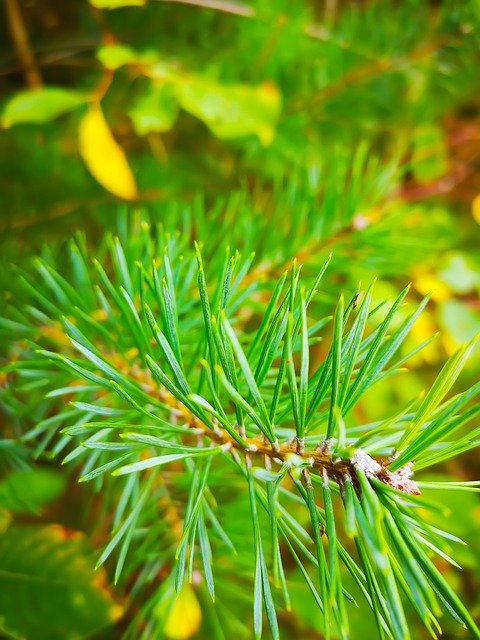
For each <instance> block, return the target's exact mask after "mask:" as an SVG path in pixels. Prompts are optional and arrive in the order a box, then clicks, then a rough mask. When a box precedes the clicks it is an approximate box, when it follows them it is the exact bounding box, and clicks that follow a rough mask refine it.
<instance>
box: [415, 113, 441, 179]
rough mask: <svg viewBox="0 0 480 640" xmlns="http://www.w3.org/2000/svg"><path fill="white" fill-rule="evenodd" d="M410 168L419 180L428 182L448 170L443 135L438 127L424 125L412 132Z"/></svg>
mask: <svg viewBox="0 0 480 640" xmlns="http://www.w3.org/2000/svg"><path fill="white" fill-rule="evenodd" d="M411 170H412V172H413V175H414V176H415V178H416V179H417V180H418V181H419V182H430V181H431V180H436V179H437V178H440V177H441V176H443V175H444V174H445V173H446V172H447V171H448V156H447V148H446V143H445V135H444V133H443V131H442V129H441V128H440V127H437V126H435V125H424V126H421V127H418V128H417V129H416V130H415V131H414V132H413V154H412V160H411Z"/></svg>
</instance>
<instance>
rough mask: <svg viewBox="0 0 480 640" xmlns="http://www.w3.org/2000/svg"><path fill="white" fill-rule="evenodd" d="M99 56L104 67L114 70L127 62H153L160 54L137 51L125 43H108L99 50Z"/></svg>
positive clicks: (148, 63)
mask: <svg viewBox="0 0 480 640" xmlns="http://www.w3.org/2000/svg"><path fill="white" fill-rule="evenodd" d="M97 58H98V60H100V62H101V63H102V64H103V66H104V67H106V68H107V69H111V70H112V71H114V70H115V69H119V68H120V67H123V66H124V65H126V64H147V65H150V64H153V63H154V62H156V61H157V59H158V55H157V53H156V52H155V51H143V52H140V51H136V50H135V49H132V47H129V46H127V45H124V44H106V45H104V46H103V47H100V48H99V49H98V50H97Z"/></svg>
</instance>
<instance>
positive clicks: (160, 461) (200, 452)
mask: <svg viewBox="0 0 480 640" xmlns="http://www.w3.org/2000/svg"><path fill="white" fill-rule="evenodd" d="M221 451H222V448H221V447H210V448H208V449H200V448H199V449H196V450H192V449H190V450H189V451H188V452H187V453H172V454H169V455H165V456H155V457H153V458H148V459H147V460H139V461H138V462H134V463H132V464H127V465H125V466H124V467H120V469H116V470H115V471H114V472H113V474H112V475H114V476H123V475H125V474H127V473H136V472H138V471H143V470H144V469H151V468H152V467H159V466H162V465H164V464H169V463H170V462H176V461H177V460H185V459H186V458H199V457H200V456H213V455H215V454H216V453H220V452H221Z"/></svg>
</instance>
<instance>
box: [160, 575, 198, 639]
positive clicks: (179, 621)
mask: <svg viewBox="0 0 480 640" xmlns="http://www.w3.org/2000/svg"><path fill="white" fill-rule="evenodd" d="M201 621H202V611H201V609H200V605H199V604H198V600H197V596H196V595H195V591H194V590H193V588H192V587H191V586H190V585H189V584H188V583H185V584H184V585H183V587H182V589H181V591H180V593H179V594H178V597H177V598H176V599H175V600H174V602H173V604H172V607H171V609H170V612H169V614H168V616H167V620H166V622H165V626H164V628H163V632H164V634H165V635H166V636H167V637H168V638H170V640H188V638H191V637H192V636H193V635H194V634H195V633H196V632H197V631H198V629H199V627H200V623H201Z"/></svg>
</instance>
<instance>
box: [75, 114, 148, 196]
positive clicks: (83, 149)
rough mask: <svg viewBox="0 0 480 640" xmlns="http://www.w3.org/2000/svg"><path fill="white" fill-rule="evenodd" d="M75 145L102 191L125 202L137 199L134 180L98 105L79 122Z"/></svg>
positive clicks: (123, 154)
mask: <svg viewBox="0 0 480 640" xmlns="http://www.w3.org/2000/svg"><path fill="white" fill-rule="evenodd" d="M78 143H79V150H80V155H81V156H82V158H83V161H84V162H85V164H86V165H87V168H88V170H89V171H90V173H91V174H92V176H93V177H94V178H95V179H96V180H97V181H98V182H99V183H100V184H101V185H102V187H105V189H107V190H108V191H110V192H111V193H113V194H115V195H116V196H118V197H120V198H125V199H126V200H132V199H133V198H135V197H136V195H137V187H136V184H135V178H134V177H133V174H132V171H131V169H130V167H129V165H128V162H127V158H126V156H125V153H124V151H123V149H122V148H121V147H120V146H119V144H118V143H117V141H116V140H115V138H114V137H113V135H112V132H111V131H110V128H109V126H108V124H107V122H106V120H105V117H104V115H103V112H102V109H101V108H100V105H98V104H94V105H92V106H91V107H90V108H89V110H88V111H87V113H86V114H85V115H84V116H83V118H82V120H81V121H80V126H79V130H78Z"/></svg>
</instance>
